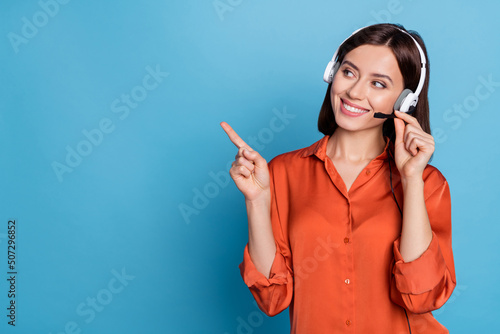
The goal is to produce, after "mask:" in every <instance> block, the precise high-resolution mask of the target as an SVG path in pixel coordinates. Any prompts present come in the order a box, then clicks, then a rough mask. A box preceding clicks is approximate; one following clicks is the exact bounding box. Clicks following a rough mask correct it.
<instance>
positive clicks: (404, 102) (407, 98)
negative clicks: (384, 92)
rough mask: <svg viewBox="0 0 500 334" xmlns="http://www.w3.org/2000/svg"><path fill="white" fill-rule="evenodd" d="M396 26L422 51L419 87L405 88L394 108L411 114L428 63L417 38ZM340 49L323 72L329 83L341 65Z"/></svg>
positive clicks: (381, 114) (414, 107)
mask: <svg viewBox="0 0 500 334" xmlns="http://www.w3.org/2000/svg"><path fill="white" fill-rule="evenodd" d="M365 28H367V27H364V28H360V29H358V30H356V31H354V32H353V33H352V34H351V36H353V35H354V34H356V33H357V32H359V31H360V30H363V29H365ZM395 28H396V29H398V30H400V31H401V32H403V33H405V34H406V35H408V36H410V37H411V39H412V40H413V42H414V43H415V45H416V46H417V49H418V52H419V53H420V62H421V64H422V67H421V68H420V79H419V81H418V86H417V89H416V90H415V92H413V91H412V90H411V89H408V88H407V89H405V90H403V91H402V92H401V94H400V95H399V97H398V99H397V100H396V103H394V110H399V111H401V112H405V113H408V114H411V113H412V112H414V111H415V109H416V106H417V102H418V95H419V94H420V92H421V91H422V87H423V86H424V82H425V76H426V73H427V70H426V66H425V65H426V63H427V61H426V58H425V54H424V51H423V50H422V48H421V47H420V44H418V42H417V41H416V40H415V38H414V37H413V36H412V35H411V34H410V33H408V32H407V31H405V30H403V29H400V28H398V27H396V26H395ZM351 36H349V37H347V38H346V39H345V40H344V42H345V41H347V40H348V39H349V38H350V37H351ZM344 42H342V44H344ZM342 44H340V45H342ZM339 49H340V46H339V47H338V48H337V50H336V51H335V53H334V54H333V57H332V60H331V61H330V62H329V63H328V65H327V66H326V69H325V73H324V74H323V80H324V81H325V82H327V83H331V82H332V81H333V77H334V76H335V74H336V73H337V71H338V69H339V67H340V64H339V63H338V62H337V60H338V59H337V55H338V53H339ZM373 117H375V118H396V116H395V115H394V113H392V114H384V113H381V112H377V113H375V114H374V115H373Z"/></svg>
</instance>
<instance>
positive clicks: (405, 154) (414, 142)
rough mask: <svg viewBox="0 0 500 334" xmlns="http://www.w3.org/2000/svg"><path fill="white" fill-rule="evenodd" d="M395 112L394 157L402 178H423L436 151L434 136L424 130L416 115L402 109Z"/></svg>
mask: <svg viewBox="0 0 500 334" xmlns="http://www.w3.org/2000/svg"><path fill="white" fill-rule="evenodd" d="M394 114H395V115H396V117H397V118H394V127H395V128H396V142H395V144H394V151H395V152H394V155H395V157H394V159H395V160H396V166H397V168H398V170H399V173H400V174H401V179H403V180H404V179H411V178H416V177H419V178H421V177H422V174H423V172H424V169H425V166H427V163H428V162H429V159H430V158H431V156H432V153H434V137H432V136H431V135H430V134H428V133H426V132H425V131H424V130H422V127H421V126H420V124H419V123H418V121H417V119H416V118H415V117H413V116H411V115H408V114H407V113H403V112H400V111H395V113H394ZM405 122H406V123H407V124H405Z"/></svg>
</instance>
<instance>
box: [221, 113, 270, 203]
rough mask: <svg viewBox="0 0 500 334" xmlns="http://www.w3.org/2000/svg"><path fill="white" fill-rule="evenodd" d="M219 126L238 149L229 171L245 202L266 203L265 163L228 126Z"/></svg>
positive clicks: (224, 123) (268, 193)
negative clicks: (262, 201)
mask: <svg viewBox="0 0 500 334" xmlns="http://www.w3.org/2000/svg"><path fill="white" fill-rule="evenodd" d="M220 125H221V126H222V128H223V129H224V131H225V132H226V134H227V135H228V137H229V139H230V140H231V142H232V143H233V144H234V145H235V146H236V147H237V148H238V154H236V157H235V160H234V162H233V164H232V167H231V169H230V170H229V174H230V175H231V178H232V179H233V181H234V183H235V184H236V187H238V189H239V190H240V191H241V192H242V193H243V196H245V200H246V201H251V202H254V201H259V200H264V201H268V200H269V199H270V188H269V169H268V168H267V161H266V160H265V159H264V158H263V157H262V156H261V155H260V154H259V153H258V152H257V151H254V150H253V149H252V148H251V147H250V146H249V145H248V144H247V143H245V142H244V141H243V139H241V137H240V136H238V134H237V133H236V132H235V131H234V130H233V128H231V126H229V124H227V123H226V122H222V123H220Z"/></svg>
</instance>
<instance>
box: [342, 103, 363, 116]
mask: <svg viewBox="0 0 500 334" xmlns="http://www.w3.org/2000/svg"><path fill="white" fill-rule="evenodd" d="M343 105H344V108H346V109H347V110H349V111H350V112H355V113H358V114H362V113H365V112H368V111H367V110H363V109H358V108H354V107H351V106H350V105H348V104H346V103H343Z"/></svg>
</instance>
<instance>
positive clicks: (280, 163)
mask: <svg viewBox="0 0 500 334" xmlns="http://www.w3.org/2000/svg"><path fill="white" fill-rule="evenodd" d="M327 139H328V138H325V137H323V138H322V139H320V140H318V141H317V142H315V143H313V144H312V145H310V146H308V147H304V148H300V149H297V150H294V151H290V152H286V153H282V154H280V155H277V156H276V157H274V158H273V159H272V160H271V161H270V162H269V168H270V169H274V170H290V169H295V168H300V167H303V166H307V165H308V164H309V163H310V162H311V157H316V158H317V155H318V153H319V152H321V151H322V150H323V149H324V147H323V146H325V144H326V142H327ZM319 154H320V155H321V153H319ZM315 160H318V159H313V161H315Z"/></svg>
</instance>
